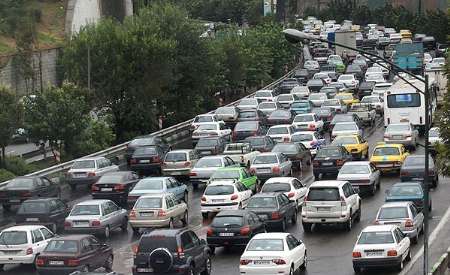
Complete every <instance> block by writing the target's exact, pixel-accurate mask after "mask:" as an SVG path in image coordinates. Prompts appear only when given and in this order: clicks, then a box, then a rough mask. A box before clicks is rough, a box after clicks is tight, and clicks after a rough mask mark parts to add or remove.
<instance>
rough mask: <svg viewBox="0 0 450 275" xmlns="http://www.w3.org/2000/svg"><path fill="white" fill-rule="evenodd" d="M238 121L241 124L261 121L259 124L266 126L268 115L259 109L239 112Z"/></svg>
mask: <svg viewBox="0 0 450 275" xmlns="http://www.w3.org/2000/svg"><path fill="white" fill-rule="evenodd" d="M260 104H261V103H260ZM258 106H259V105H258ZM238 121H239V122H243V121H259V122H261V123H263V124H265V122H266V115H265V114H264V113H263V112H262V111H259V110H258V109H257V108H256V109H244V110H240V111H239V118H238Z"/></svg>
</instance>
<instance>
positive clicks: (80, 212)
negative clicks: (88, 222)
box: [70, 204, 100, 216]
mask: <svg viewBox="0 0 450 275" xmlns="http://www.w3.org/2000/svg"><path fill="white" fill-rule="evenodd" d="M90 215H93V216H95V215H97V216H98V215H100V206H99V205H98V204H92V205H75V206H74V207H73V209H72V212H70V216H90Z"/></svg>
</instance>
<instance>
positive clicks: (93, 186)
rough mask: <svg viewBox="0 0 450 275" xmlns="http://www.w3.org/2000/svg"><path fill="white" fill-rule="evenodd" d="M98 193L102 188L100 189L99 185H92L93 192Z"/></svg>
mask: <svg viewBox="0 0 450 275" xmlns="http://www.w3.org/2000/svg"><path fill="white" fill-rule="evenodd" d="M96 191H100V188H99V187H98V186H97V185H95V184H92V186H91V192H96Z"/></svg>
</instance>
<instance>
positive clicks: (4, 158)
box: [0, 146, 6, 168]
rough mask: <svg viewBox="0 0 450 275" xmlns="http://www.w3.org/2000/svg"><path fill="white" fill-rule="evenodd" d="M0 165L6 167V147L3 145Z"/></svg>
mask: <svg viewBox="0 0 450 275" xmlns="http://www.w3.org/2000/svg"><path fill="white" fill-rule="evenodd" d="M0 167H2V168H6V147H5V146H2V159H1V163H0Z"/></svg>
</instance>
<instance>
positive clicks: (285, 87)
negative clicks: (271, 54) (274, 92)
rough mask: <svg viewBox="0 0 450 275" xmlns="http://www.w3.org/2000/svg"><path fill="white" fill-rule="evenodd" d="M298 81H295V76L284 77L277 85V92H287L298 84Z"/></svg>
mask: <svg viewBox="0 0 450 275" xmlns="http://www.w3.org/2000/svg"><path fill="white" fill-rule="evenodd" d="M299 84H300V83H299V82H298V81H297V79H296V78H286V79H284V80H283V81H282V82H281V84H280V86H278V92H279V93H280V94H289V93H290V92H291V90H292V88H294V87H295V86H297V85H299Z"/></svg>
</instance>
